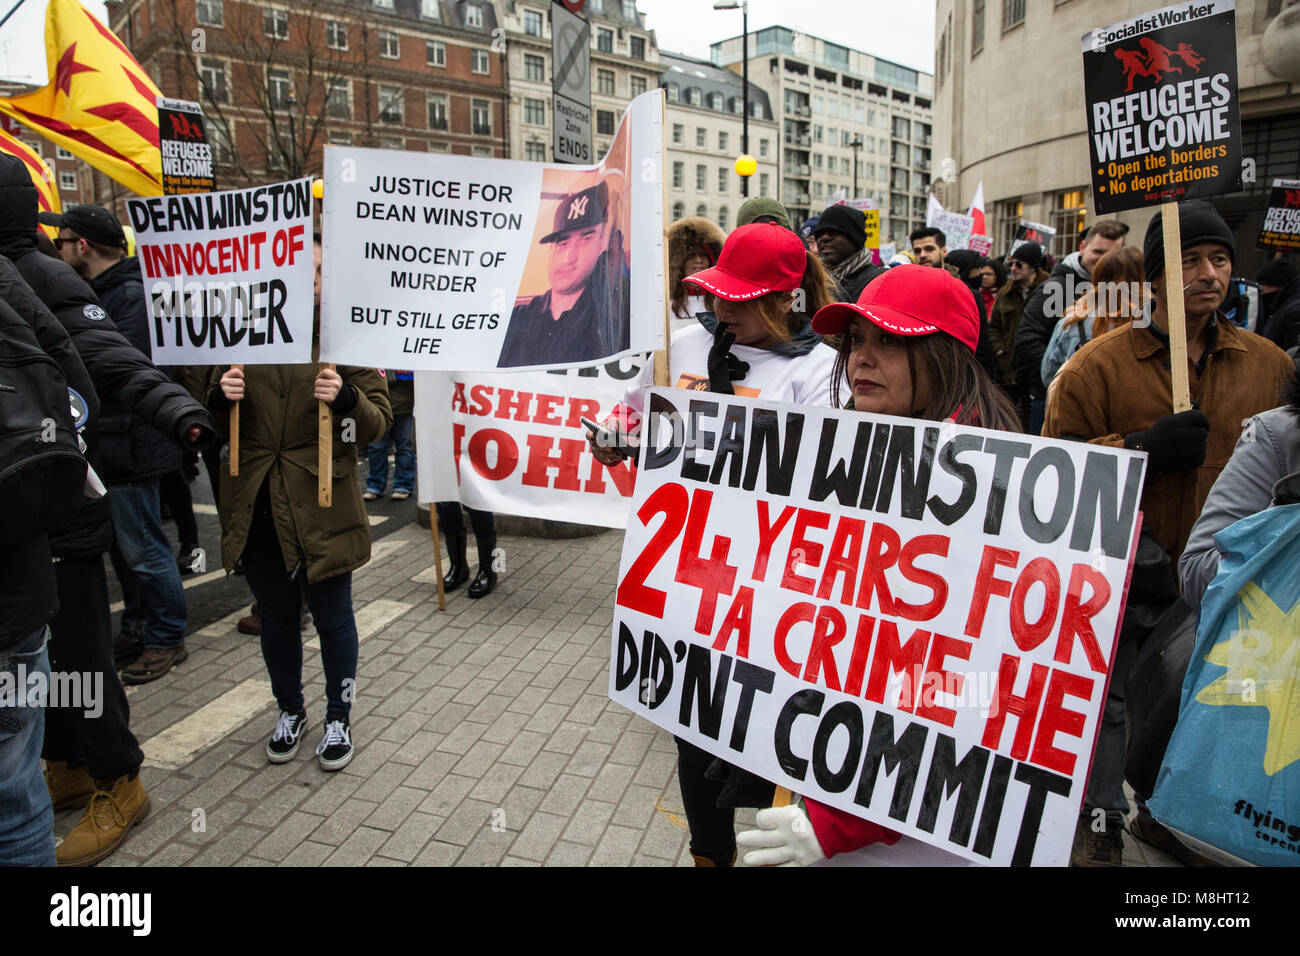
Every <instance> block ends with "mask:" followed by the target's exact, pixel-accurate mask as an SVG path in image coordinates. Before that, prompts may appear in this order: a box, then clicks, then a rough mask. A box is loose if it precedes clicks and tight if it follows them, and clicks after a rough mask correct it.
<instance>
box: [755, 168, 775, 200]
mask: <svg viewBox="0 0 1300 956" xmlns="http://www.w3.org/2000/svg"><path fill="white" fill-rule="evenodd" d="M771 180H772V177H771V176H769V175H768V174H767V173H759V174H758V194H759V195H760V196H766V195H767V187H768V184H769V183H770V182H771Z"/></svg>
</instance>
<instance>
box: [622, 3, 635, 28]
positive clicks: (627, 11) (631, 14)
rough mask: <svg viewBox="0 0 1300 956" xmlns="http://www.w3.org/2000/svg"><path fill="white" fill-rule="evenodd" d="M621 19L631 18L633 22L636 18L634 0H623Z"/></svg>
mask: <svg viewBox="0 0 1300 956" xmlns="http://www.w3.org/2000/svg"><path fill="white" fill-rule="evenodd" d="M623 19H624V20H631V21H632V22H633V23H636V22H637V19H636V0H623Z"/></svg>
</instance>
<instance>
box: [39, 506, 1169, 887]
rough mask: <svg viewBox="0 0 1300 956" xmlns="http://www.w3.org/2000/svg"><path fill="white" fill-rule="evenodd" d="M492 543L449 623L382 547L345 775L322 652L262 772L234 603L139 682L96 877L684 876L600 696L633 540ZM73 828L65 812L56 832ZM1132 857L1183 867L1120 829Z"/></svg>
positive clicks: (661, 781)
mask: <svg viewBox="0 0 1300 956" xmlns="http://www.w3.org/2000/svg"><path fill="white" fill-rule="evenodd" d="M499 543H500V546H501V547H502V548H504V561H505V572H504V573H503V575H502V578H501V582H500V584H499V585H498V587H497V590H496V591H494V593H493V594H492V595H490V596H489V597H487V598H485V599H482V600H478V601H472V600H469V599H468V598H467V597H466V595H465V591H464V589H463V588H462V589H460V590H458V591H456V592H453V593H452V594H450V595H448V600H447V611H446V612H444V613H439V612H438V610H437V597H436V592H435V589H434V584H433V581H434V570H433V566H432V565H433V555H432V545H431V541H430V538H429V533H428V531H427V530H424V529H421V528H420V527H418V526H417V525H415V524H408V525H407V526H406V527H404V528H402V529H401V530H399V531H395V532H394V533H392V534H389V535H387V536H386V537H384V538H383V539H382V540H380V541H378V542H377V543H376V545H375V554H374V558H373V559H372V561H371V562H370V564H368V565H367V566H366V567H365V568H363V569H362V570H361V571H360V572H358V573H357V575H356V576H355V578H354V588H353V599H354V603H355V608H356V613H357V623H358V629H359V631H360V633H361V657H360V666H359V669H358V687H357V697H356V703H355V704H354V706H353V717H352V725H353V733H354V739H355V741H356V743H357V755H356V758H355V759H354V760H353V761H352V763H351V765H350V766H348V767H347V768H345V769H344V770H343V771H341V772H339V773H335V774H326V773H323V772H322V771H321V770H320V768H319V766H318V765H317V762H316V758H315V755H314V753H313V751H314V749H315V745H316V743H317V742H318V741H319V739H320V733H321V719H322V718H323V716H324V711H325V702H324V680H323V676H322V672H321V665H320V656H319V653H318V652H317V651H316V644H315V642H314V640H313V641H312V642H311V643H310V644H309V646H308V648H307V649H306V650H305V652H304V669H303V676H304V683H305V684H306V696H307V711H308V717H309V720H310V721H311V729H310V731H309V732H308V734H307V736H306V738H305V740H304V744H303V747H302V749H301V750H300V751H299V754H298V756H297V758H296V759H295V760H294V761H293V762H291V763H288V764H282V765H271V764H269V763H268V762H267V760H266V755H265V751H264V747H265V744H266V740H267V738H268V737H269V736H270V733H271V731H272V729H273V728H274V725H275V719H276V710H275V706H274V703H273V699H272V697H271V692H270V683H269V680H268V678H267V675H266V671H265V667H264V665H263V662H262V657H261V650H260V646H259V643H258V640H257V638H250V637H247V636H244V635H241V634H239V633H237V632H236V630H235V622H236V620H238V618H239V616H240V615H241V614H242V613H244V612H243V611H240V612H236V613H234V614H231V615H229V616H227V617H226V618H224V619H222V620H220V621H217V622H216V623H214V624H211V625H209V626H207V627H204V628H202V629H200V630H198V631H196V632H194V633H191V634H190V635H189V637H188V639H187V643H188V646H189V650H190V657H189V660H188V661H187V662H186V663H184V664H183V665H181V666H180V667H179V668H178V669H176V670H175V671H173V672H172V673H171V674H168V675H167V676H166V677H164V678H162V679H160V680H158V681H155V682H154V683H151V684H146V685H143V686H140V687H136V688H128V694H129V697H130V701H131V707H132V727H133V728H134V730H135V732H136V734H137V736H138V737H139V738H140V741H141V745H142V747H143V749H144V752H145V757H146V762H145V768H144V769H143V770H142V776H143V778H144V782H145V786H146V788H147V790H148V792H149V795H150V797H151V798H152V800H153V810H152V813H151V814H150V816H149V819H148V820H147V821H146V822H145V823H144V824H142V825H141V826H140V827H139V828H137V829H136V830H135V832H134V833H133V834H132V835H131V836H130V837H129V838H128V839H127V841H126V843H125V844H124V845H123V846H122V848H121V849H119V850H118V852H117V853H115V854H114V855H113V856H112V857H110V858H109V859H108V860H106V861H105V862H104V863H103V864H101V865H104V866H140V865H145V866H150V865H191V864H193V865H199V866H232V865H235V866H245V865H247V866H267V865H275V864H287V865H307V866H315V865H321V864H324V865H329V866H336V865H342V866H363V865H364V866H400V865H406V864H417V865H439V866H446V865H457V866H495V865H517V866H537V865H552V866H554V865H570V866H572V865H594V866H600V865H629V864H630V865H636V866H673V865H677V866H689V865H691V858H690V855H689V853H688V852H687V849H686V844H687V839H686V837H687V834H686V829H685V826H686V824H685V819H684V817H683V816H682V814H681V797H680V795H679V793H678V788H677V780H676V763H677V756H676V750H675V747H674V745H673V740H672V738H671V737H670V736H669V735H668V734H667V733H665V732H663V731H661V730H658V729H657V728H654V727H652V726H651V725H650V724H648V723H646V722H645V721H643V720H640V719H638V718H634V717H633V716H632V715H631V714H629V713H627V712H626V711H624V710H623V709H622V708H621V707H619V706H618V705H616V704H614V703H613V702H612V701H610V700H609V699H608V697H607V696H606V691H607V686H608V661H609V632H610V624H611V609H612V606H613V598H614V585H615V578H616V576H617V570H618V559H619V552H620V549H621V546H622V535H621V533H619V532H614V531H610V532H605V533H602V534H600V535H597V536H595V537H588V538H578V539H567V540H547V539H539V538H511V537H505V536H503V537H501V538H500V540H499ZM472 551H473V549H472V548H471V554H472ZM79 816H80V811H65V812H63V813H60V814H59V815H58V816H57V817H56V820H55V832H56V835H58V836H60V837H61V836H62V835H64V834H66V833H67V831H68V830H69V829H71V828H72V826H74V825H75V823H76V822H77V820H78V819H79ZM739 819H740V820H741V821H742V822H745V823H748V822H752V819H753V816H752V811H750V812H748V813H741V814H739ZM1125 850H1126V855H1127V862H1128V863H1129V864H1130V865H1158V866H1159V865H1177V864H1176V863H1175V862H1174V861H1172V860H1169V859H1168V858H1166V857H1164V856H1163V854H1160V853H1158V851H1155V850H1153V849H1151V848H1149V847H1145V846H1139V845H1137V842H1136V841H1134V840H1133V839H1131V838H1129V837H1128V836H1127V835H1126V837H1125Z"/></svg>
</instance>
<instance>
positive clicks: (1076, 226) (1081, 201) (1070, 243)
mask: <svg viewBox="0 0 1300 956" xmlns="http://www.w3.org/2000/svg"><path fill="white" fill-rule="evenodd" d="M1086 195H1087V190H1086V189H1082V188H1080V189H1067V190H1065V191H1063V192H1059V193H1056V194H1055V195H1054V196H1053V197H1052V222H1051V225H1053V226H1055V227H1056V235H1055V236H1053V237H1052V255H1054V256H1056V257H1057V258H1058V259H1063V258H1065V257H1066V256H1068V255H1069V254H1070V253H1072V252H1074V251H1075V250H1076V249H1078V248H1079V237H1080V236H1081V235H1082V234H1083V227H1084V223H1085V221H1086V220H1087V218H1088V206H1087V201H1086V198H1085V197H1086Z"/></svg>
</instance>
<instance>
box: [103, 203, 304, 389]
mask: <svg viewBox="0 0 1300 956" xmlns="http://www.w3.org/2000/svg"><path fill="white" fill-rule="evenodd" d="M312 202H313V200H312V194H311V180H310V179H299V180H295V181H293V182H288V183H274V184H272V185H269V186H257V187H254V188H252V189H238V190H233V191H231V192H220V193H205V194H194V195H182V196H154V197H150V198H148V199H128V200H127V202H126V206H127V212H128V214H129V215H130V217H131V226H132V228H134V229H135V241H136V249H137V254H138V255H139V257H140V271H141V274H142V276H143V278H144V289H145V295H146V296H147V298H148V301H149V332H150V346H151V347H152V349H153V360H154V361H155V362H157V363H158V364H159V365H223V364H227V363H230V364H239V363H244V364H249V365H254V364H260V365H267V364H277V363H289V364H292V363H296V362H309V361H311V345H312V315H313V311H314V304H313V300H314V294H313V276H314V273H315V260H314V258H313V253H312Z"/></svg>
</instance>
